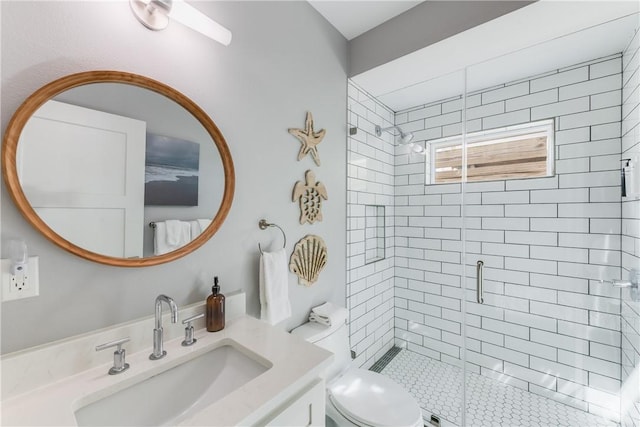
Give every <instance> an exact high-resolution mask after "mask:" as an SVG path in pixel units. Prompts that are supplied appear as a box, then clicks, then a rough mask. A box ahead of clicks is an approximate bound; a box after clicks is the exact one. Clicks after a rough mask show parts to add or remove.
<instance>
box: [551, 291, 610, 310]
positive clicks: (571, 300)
mask: <svg viewBox="0 0 640 427" xmlns="http://www.w3.org/2000/svg"><path fill="white" fill-rule="evenodd" d="M558 304H564V305H568V306H571V307H578V308H584V309H586V310H593V311H601V312H605V313H611V314H618V313H620V300H618V299H614V298H605V297H600V296H594V295H584V294H576V293H573V292H558Z"/></svg>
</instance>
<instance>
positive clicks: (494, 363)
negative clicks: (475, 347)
mask: <svg viewBox="0 0 640 427" xmlns="http://www.w3.org/2000/svg"><path fill="white" fill-rule="evenodd" d="M470 363H472V364H475V365H479V366H483V367H485V368H489V369H491V370H494V371H498V372H502V369H503V363H504V362H503V361H502V360H499V359H495V358H493V357H489V356H486V355H483V354H481V353H476V352H475V351H470V350H467V364H470ZM514 366H517V365H514ZM467 369H469V367H468V368H467Z"/></svg>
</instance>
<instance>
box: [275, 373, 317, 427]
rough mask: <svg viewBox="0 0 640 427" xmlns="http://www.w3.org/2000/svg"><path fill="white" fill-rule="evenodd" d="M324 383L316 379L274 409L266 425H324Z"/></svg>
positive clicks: (287, 426) (277, 426) (284, 426)
mask: <svg viewBox="0 0 640 427" xmlns="http://www.w3.org/2000/svg"><path fill="white" fill-rule="evenodd" d="M325 393H326V390H325V384H324V380H323V379H321V378H318V379H316V380H315V381H313V382H312V383H311V384H309V385H308V386H307V387H305V388H303V389H302V390H301V391H300V392H298V393H296V395H295V396H293V397H292V398H291V399H289V400H288V401H287V402H286V403H284V404H283V405H282V406H280V407H279V408H278V409H276V410H275V411H274V412H273V413H272V414H271V417H269V419H268V421H267V422H266V424H265V425H266V426H268V427H289V426H292V427H293V426H296V427H300V426H324V424H325V419H324V417H325Z"/></svg>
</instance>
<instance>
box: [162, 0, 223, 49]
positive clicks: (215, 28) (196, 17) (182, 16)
mask: <svg viewBox="0 0 640 427" xmlns="http://www.w3.org/2000/svg"><path fill="white" fill-rule="evenodd" d="M169 18H171V19H175V20H176V21H178V22H180V23H181V24H183V25H186V26H187V27H190V28H192V29H194V30H196V31H198V32H199V33H202V34H204V35H205V36H207V37H209V38H211V39H213V40H215V41H217V42H219V43H222V44H223V45H225V46H229V43H231V31H229V30H228V29H226V28H225V27H223V26H222V25H220V24H218V23H217V22H216V21H214V20H212V19H211V18H209V17H208V16H207V15H205V14H203V13H202V12H200V11H199V10H197V9H195V8H193V7H191V6H189V5H188V4H187V3H185V2H184V1H183V0H173V6H172V7H171V11H170V12H169Z"/></svg>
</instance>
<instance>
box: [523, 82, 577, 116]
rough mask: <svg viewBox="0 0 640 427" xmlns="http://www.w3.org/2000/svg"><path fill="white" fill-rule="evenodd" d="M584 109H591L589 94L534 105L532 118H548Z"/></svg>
mask: <svg viewBox="0 0 640 427" xmlns="http://www.w3.org/2000/svg"><path fill="white" fill-rule="evenodd" d="M562 89H563V88H560V92H561V93H562ZM582 111H589V97H588V96H583V97H582V98H575V99H569V100H566V101H560V102H555V103H553V104H547V105H541V106H539V107H533V108H532V109H531V120H541V119H548V118H552V117H557V116H562V115H566V114H574V113H580V112H582Z"/></svg>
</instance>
